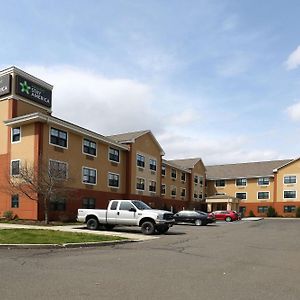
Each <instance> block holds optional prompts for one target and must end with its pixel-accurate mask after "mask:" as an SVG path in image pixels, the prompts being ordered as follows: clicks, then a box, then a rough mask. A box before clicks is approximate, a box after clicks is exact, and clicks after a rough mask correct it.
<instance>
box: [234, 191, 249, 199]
mask: <svg viewBox="0 0 300 300" xmlns="http://www.w3.org/2000/svg"><path fill="white" fill-rule="evenodd" d="M236 194H246V198H245V199H241V198H238V197H237V196H236ZM235 198H237V199H239V200H241V201H245V200H247V198H248V192H235Z"/></svg>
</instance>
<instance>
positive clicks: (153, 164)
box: [149, 158, 156, 171]
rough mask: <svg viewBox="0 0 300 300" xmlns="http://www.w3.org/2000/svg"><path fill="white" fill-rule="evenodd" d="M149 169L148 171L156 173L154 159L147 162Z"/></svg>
mask: <svg viewBox="0 0 300 300" xmlns="http://www.w3.org/2000/svg"><path fill="white" fill-rule="evenodd" d="M149 167H150V170H152V171H156V160H155V159H151V158H150V160H149Z"/></svg>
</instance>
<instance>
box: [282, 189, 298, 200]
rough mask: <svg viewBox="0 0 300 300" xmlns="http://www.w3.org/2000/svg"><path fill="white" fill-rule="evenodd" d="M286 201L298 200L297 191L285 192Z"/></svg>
mask: <svg viewBox="0 0 300 300" xmlns="http://www.w3.org/2000/svg"><path fill="white" fill-rule="evenodd" d="M283 198H284V199H295V198H296V191H284V192H283Z"/></svg>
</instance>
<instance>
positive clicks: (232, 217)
mask: <svg viewBox="0 0 300 300" xmlns="http://www.w3.org/2000/svg"><path fill="white" fill-rule="evenodd" d="M214 214H215V217H216V220H217V221H218V220H219V221H226V222H231V221H237V220H239V215H238V214H237V213H236V212H235V211H232V210H217V211H214Z"/></svg>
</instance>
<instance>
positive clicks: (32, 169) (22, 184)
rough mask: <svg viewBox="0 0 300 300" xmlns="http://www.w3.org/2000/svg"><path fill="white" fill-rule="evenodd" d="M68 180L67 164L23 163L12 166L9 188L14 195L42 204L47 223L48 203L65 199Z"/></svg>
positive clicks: (50, 162)
mask: <svg viewBox="0 0 300 300" xmlns="http://www.w3.org/2000/svg"><path fill="white" fill-rule="evenodd" d="M69 181H70V179H69V178H68V170H67V164H65V163H61V162H57V161H54V160H53V161H52V160H50V161H49V164H47V163H44V162H39V163H38V164H36V165H32V164H29V163H26V162H25V163H23V164H22V165H21V164H20V163H19V164H16V165H15V166H12V175H11V176H10V177H9V186H10V188H11V190H12V191H13V192H15V193H21V194H23V195H25V196H26V197H28V198H29V199H31V200H33V201H37V202H39V203H40V204H42V206H43V209H44V221H45V223H46V224H48V223H49V208H50V201H51V200H54V199H57V198H59V197H66V195H67V194H68V192H70V189H69V188H67V187H66V185H67V182H69Z"/></svg>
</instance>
